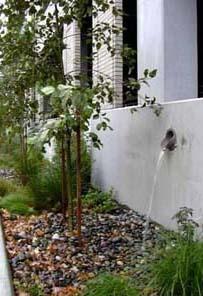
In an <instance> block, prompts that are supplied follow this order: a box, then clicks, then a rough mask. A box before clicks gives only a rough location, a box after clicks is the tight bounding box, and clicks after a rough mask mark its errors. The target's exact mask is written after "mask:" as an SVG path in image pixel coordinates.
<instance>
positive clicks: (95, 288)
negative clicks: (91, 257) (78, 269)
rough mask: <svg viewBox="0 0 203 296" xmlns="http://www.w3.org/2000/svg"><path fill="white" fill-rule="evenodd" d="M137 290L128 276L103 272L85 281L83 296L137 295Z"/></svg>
mask: <svg viewBox="0 0 203 296" xmlns="http://www.w3.org/2000/svg"><path fill="white" fill-rule="evenodd" d="M138 295H139V293H138V290H137V288H136V287H135V285H134V284H133V283H132V281H131V280H130V279H128V278H125V277H121V276H116V275H111V274H103V275H99V276H98V277H97V278H95V279H93V280H91V281H89V282H88V283H87V288H86V290H85V292H84V294H83V296H138Z"/></svg>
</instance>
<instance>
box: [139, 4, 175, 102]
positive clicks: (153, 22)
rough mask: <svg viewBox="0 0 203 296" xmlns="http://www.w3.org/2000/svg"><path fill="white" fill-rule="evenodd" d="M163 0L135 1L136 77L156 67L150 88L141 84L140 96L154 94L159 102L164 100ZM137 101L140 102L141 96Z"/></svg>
mask: <svg viewBox="0 0 203 296" xmlns="http://www.w3.org/2000/svg"><path fill="white" fill-rule="evenodd" d="M164 1H165V0H153V1H152V0H138V1H137V22H138V23H137V26H138V32H137V59H138V78H141V77H143V72H144V70H145V69H146V68H148V69H158V73H157V77H156V78H154V79H153V80H152V81H151V82H150V88H148V87H147V86H143V87H142V89H141V91H140V96H141V97H144V96H145V95H147V96H155V97H156V98H157V100H158V101H159V102H162V101H163V100H164V5H163V2H164ZM178 1H179V0H178ZM138 101H139V102H140V103H142V100H141V98H138Z"/></svg>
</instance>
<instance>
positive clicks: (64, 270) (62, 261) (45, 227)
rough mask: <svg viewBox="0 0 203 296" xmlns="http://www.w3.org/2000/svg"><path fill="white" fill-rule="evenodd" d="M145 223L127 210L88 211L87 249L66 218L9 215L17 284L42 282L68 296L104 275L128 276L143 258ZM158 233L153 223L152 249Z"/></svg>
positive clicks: (52, 291) (9, 244) (10, 249)
mask: <svg viewBox="0 0 203 296" xmlns="http://www.w3.org/2000/svg"><path fill="white" fill-rule="evenodd" d="M145 222H146V220H145V217H144V216H142V215H139V214H138V213H136V212H134V211H132V210H129V209H127V208H123V207H121V208H119V209H117V210H115V211H114V212H112V213H111V214H93V213H92V212H90V211H88V210H85V211H84V212H83V227H82V234H83V240H84V247H83V248H82V249H81V248H80V247H79V244H78V239H77V237H76V236H75V235H74V234H71V233H70V232H68V228H67V221H64V219H63V216H62V215H61V214H56V213H47V212H45V213H43V214H42V215H40V216H31V217H28V218H26V217H19V216H15V215H10V214H8V213H7V212H6V211H3V223H4V229H5V235H6V240H7V251H8V254H9V258H10V264H11V268H12V271H13V279H14V283H15V284H16V285H17V284H20V285H24V284H25V283H26V284H27V283H29V285H32V284H36V283H37V284H39V285H41V286H42V287H43V290H44V293H45V295H65V294H60V291H63V289H65V288H67V287H73V288H74V289H75V288H82V287H83V286H84V284H85V281H86V280H87V279H89V278H92V277H94V276H95V275H97V274H98V273H99V272H106V271H107V272H108V271H109V272H128V271H129V270H132V269H133V268H135V267H136V264H137V262H138V261H140V260H141V259H142V257H143V251H142V244H143V243H142V239H143V231H144V225H145ZM157 233H159V226H158V225H156V224H155V223H153V222H150V224H149V231H148V235H147V242H146V243H147V246H148V247H149V249H150V248H152V247H153V245H154V244H155V243H156V241H157ZM17 295H19V294H18V293H17ZM66 295H68V294H66Z"/></svg>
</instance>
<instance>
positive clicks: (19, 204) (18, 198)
mask: <svg viewBox="0 0 203 296" xmlns="http://www.w3.org/2000/svg"><path fill="white" fill-rule="evenodd" d="M32 204H33V203H32V198H31V197H30V196H29V193H28V192H26V191H23V190H22V191H16V192H14V193H10V194H8V195H6V196H5V197H3V198H2V200H1V201H0V207H1V208H4V209H6V210H8V211H9V212H10V213H12V214H18V215H30V214H32V213H33V207H32Z"/></svg>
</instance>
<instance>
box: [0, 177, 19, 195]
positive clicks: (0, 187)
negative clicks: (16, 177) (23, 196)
mask: <svg viewBox="0 0 203 296" xmlns="http://www.w3.org/2000/svg"><path fill="white" fill-rule="evenodd" d="M17 189H18V187H17V185H16V184H15V183H14V182H12V181H9V180H5V179H3V178H0V197H3V196H5V195H7V194H9V193H11V192H15V191H16V190H17Z"/></svg>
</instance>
